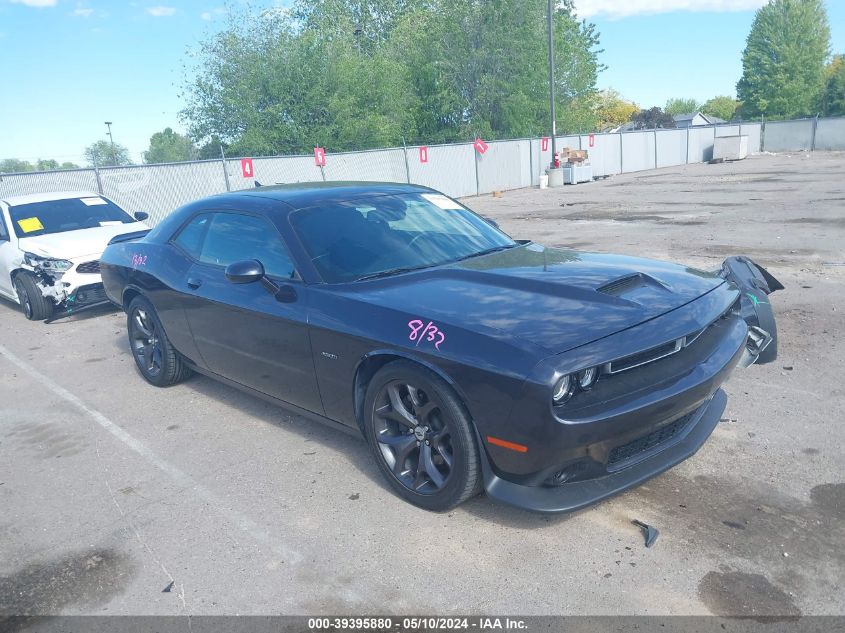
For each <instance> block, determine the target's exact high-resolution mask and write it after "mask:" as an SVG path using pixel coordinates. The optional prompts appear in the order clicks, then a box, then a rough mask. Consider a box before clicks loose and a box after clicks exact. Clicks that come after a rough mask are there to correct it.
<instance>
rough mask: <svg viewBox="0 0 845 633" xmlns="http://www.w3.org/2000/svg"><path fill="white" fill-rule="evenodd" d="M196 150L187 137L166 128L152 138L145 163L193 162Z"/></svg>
mask: <svg viewBox="0 0 845 633" xmlns="http://www.w3.org/2000/svg"><path fill="white" fill-rule="evenodd" d="M195 155H196V148H195V147H194V144H193V143H192V142H191V139H189V138H188V137H187V136H183V135H181V134H177V133H176V132H174V131H173V130H172V129H171V128H169V127H166V128H164V131H162V132H156V133H155V134H153V135H152V136H151V137H150V149H148V150H147V151H146V152H144V162H145V163H178V162H180V161H185V160H191V159H192V158H194V156H195Z"/></svg>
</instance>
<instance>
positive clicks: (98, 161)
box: [84, 141, 132, 167]
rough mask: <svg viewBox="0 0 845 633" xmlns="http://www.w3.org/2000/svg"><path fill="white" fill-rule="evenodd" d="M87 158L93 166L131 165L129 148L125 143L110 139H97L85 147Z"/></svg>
mask: <svg viewBox="0 0 845 633" xmlns="http://www.w3.org/2000/svg"><path fill="white" fill-rule="evenodd" d="M84 156H85V160H86V161H88V164H89V165H90V166H91V167H114V166H120V165H131V164H132V161H131V160H130V159H129V150H128V149H126V148H125V147H124V146H123V145H120V144H118V143H115V144H114V145H112V144H111V143H110V142H109V141H96V142H95V143H91V145H89V146H88V147H86V148H85V152H84Z"/></svg>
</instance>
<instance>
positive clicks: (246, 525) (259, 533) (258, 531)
mask: <svg viewBox="0 0 845 633" xmlns="http://www.w3.org/2000/svg"><path fill="white" fill-rule="evenodd" d="M0 356H3V357H4V358H5V359H6V360H8V361H9V362H10V363H12V364H13V365H15V366H16V367H18V368H19V369H20V370H21V371H23V372H25V373H27V374H28V375H29V376H30V377H31V378H33V379H34V380H36V381H37V382H39V383H41V384H42V385H44V387H46V388H47V389H49V390H50V391H51V392H52V393H53V394H54V395H56V396H58V397H59V398H61V399H62V400H64V401H65V402H68V403H70V404H72V405H73V406H74V407H76V408H77V409H79V410H80V411H82V412H83V413H84V414H85V415H87V416H88V417H90V418H91V419H92V420H94V421H95V422H96V423H97V424H99V425H100V426H101V427H102V428H104V429H105V430H106V431H108V432H109V433H111V434H112V435H113V436H114V437H116V438H117V439H118V440H120V441H121V442H123V443H124V444H125V445H126V446H127V447H128V448H130V449H131V450H133V451H134V452H135V453H137V454H138V455H140V456H141V457H143V458H144V459H145V460H147V461H148V462H149V463H150V464H152V465H153V466H155V467H156V468H158V469H159V470H161V471H162V472H164V473H166V474H167V475H168V476H169V477H170V478H171V479H173V481H175V482H176V484H178V485H179V486H181V487H183V488H188V489H191V490H193V491H194V492H195V493H196V494H197V495H198V496H199V497H201V498H202V499H203V500H204V501H206V502H208V503H209V504H211V505H212V506H213V507H214V508H216V509H217V511H218V512H220V513H221V514H222V515H224V516H225V517H226V518H228V519H229V520H231V521H232V522H234V523H235V524H236V525H237V526H238V528H239V529H240V530H242V531H243V532H245V533H247V534H249V535H250V536H251V537H253V538H254V539H255V540H257V541H260V542H262V543H266V544H267V545H269V546H270V548H271V549H272V551H273V552H274V553H275V554H276V555H278V556H280V557H282V558H283V559H284V560H285V562H286V563H288V564H296V563H299V562H300V560H301V558H302V557H301V555H300V554H299V553H298V552H295V551H293V550H291V549H290V548H288V547H285V546H283V545H280V544H278V543H274V542H273V539H272V538H271V537H270V534H269V533H268V532H266V531H265V530H264V529H263V528H262V527H261V526H259V525H258V524H257V523H256V522H255V521H253V520H252V519H250V518H249V517H248V516H246V515H245V514H243V513H242V512H239V511H238V510H235V509H233V508H230V507H228V506H227V505H225V504H224V503H223V502H222V501H221V500H220V498H219V497H217V495H215V494H214V493H213V492H211V490H209V489H208V488H206V487H204V486H202V485H201V484H199V483H197V482H196V481H195V480H194V479H193V478H192V477H191V476H190V475H188V474H186V473H184V472H182V471H181V470H179V469H178V468H176V466H174V465H173V464H170V463H169V462H167V461H165V460H164V459H162V458H161V457H159V456H158V455H157V454H156V453H155V452H154V451H153V450H152V449H150V448H149V447H148V446H147V445H146V444H144V443H143V442H141V441H139V440H137V439H135V438H134V437H132V436H131V435H130V434H129V433H127V432H126V431H124V430H123V429H122V428H121V427H120V426H118V425H117V424H115V423H114V422H112V421H111V420H109V419H108V418H107V417H106V416H105V415H103V414H102V413H100V412H99V411H97V410H96V409H92V408H91V407H89V406H88V405H86V404H85V403H84V402H83V401H82V400H81V399H80V398H78V397H77V396H76V395H74V394H73V393H71V392H70V391H68V390H67V389H65V388H64V387H62V386H61V385H59V384H58V383H56V382H55V381H53V380H52V379H51V378H49V377H47V376H45V375H44V374H42V373H41V372H39V371H38V370H37V369H35V367H33V366H32V365H30V364H29V363H27V362H26V361H24V360H22V359H20V358H18V357H17V356H16V355H15V354H13V353H12V352H11V351H9V350H8V349H7V348H6V347H4V346H3V345H0Z"/></svg>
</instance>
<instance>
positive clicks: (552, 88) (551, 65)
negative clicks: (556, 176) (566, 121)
mask: <svg viewBox="0 0 845 633" xmlns="http://www.w3.org/2000/svg"><path fill="white" fill-rule="evenodd" d="M553 2H554V0H549V10H548V15H547V16H546V18H547V20H548V26H549V110H551V117H552V160H551V164H550V165H549V166H550V167H552V168H554V166H555V150H556V148H555V134H556V133H557V123H556V122H555V48H554V22H553V19H552V18H553V14H552V10H553V7H552V4H553Z"/></svg>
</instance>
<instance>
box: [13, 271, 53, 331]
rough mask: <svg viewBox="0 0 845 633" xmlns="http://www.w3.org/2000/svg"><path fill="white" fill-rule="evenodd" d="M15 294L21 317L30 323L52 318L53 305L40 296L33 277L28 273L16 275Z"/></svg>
mask: <svg viewBox="0 0 845 633" xmlns="http://www.w3.org/2000/svg"><path fill="white" fill-rule="evenodd" d="M15 292H16V293H17V294H18V301H20V304H21V311H22V312H23V315H24V316H25V317H26V318H27V319H29V320H30V321H44V320H46V319H49V318H50V317H51V316H53V303H52V302H51V301H50V300H49V299H48V298H47V297H45V296H44V295H43V294H41V290H39V288H38V284H37V283H35V277H34V276H32V275H31V274H29V273H28V272H21V273H18V274H17V276H16V277H15Z"/></svg>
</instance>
